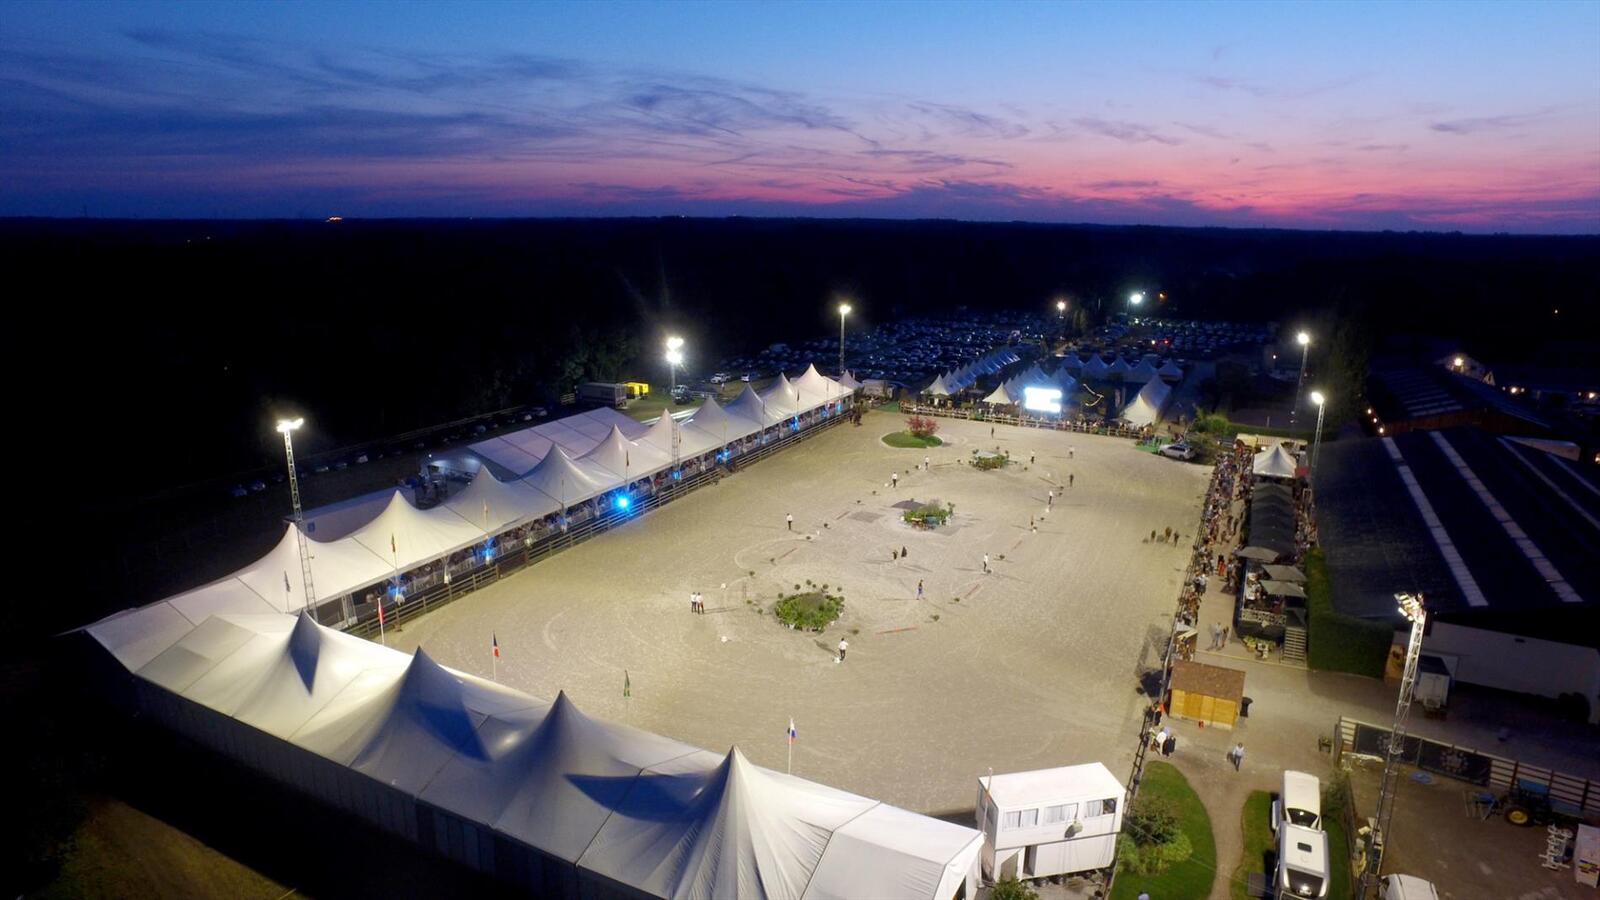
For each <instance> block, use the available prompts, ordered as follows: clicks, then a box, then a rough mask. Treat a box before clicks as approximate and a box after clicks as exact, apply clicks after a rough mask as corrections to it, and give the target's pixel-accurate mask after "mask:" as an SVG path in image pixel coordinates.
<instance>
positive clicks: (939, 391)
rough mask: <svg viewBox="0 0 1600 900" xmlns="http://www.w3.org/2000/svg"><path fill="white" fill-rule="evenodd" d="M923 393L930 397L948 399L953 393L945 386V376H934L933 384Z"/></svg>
mask: <svg viewBox="0 0 1600 900" xmlns="http://www.w3.org/2000/svg"><path fill="white" fill-rule="evenodd" d="M922 392H923V393H924V394H927V395H928V396H930V397H948V396H950V393H951V391H950V388H949V387H948V386H947V385H946V384H945V381H944V376H943V375H935V376H933V381H932V383H930V384H929V385H928V386H927V387H925V388H923V389H922Z"/></svg>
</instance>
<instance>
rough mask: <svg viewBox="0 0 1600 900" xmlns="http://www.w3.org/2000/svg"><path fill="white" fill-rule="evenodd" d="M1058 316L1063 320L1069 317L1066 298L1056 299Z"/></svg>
mask: <svg viewBox="0 0 1600 900" xmlns="http://www.w3.org/2000/svg"><path fill="white" fill-rule="evenodd" d="M1056 318H1058V319H1061V320H1062V321H1065V320H1066V318H1067V301H1065V300H1057V301H1056Z"/></svg>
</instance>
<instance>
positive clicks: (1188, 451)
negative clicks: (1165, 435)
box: [1161, 441, 1199, 462]
mask: <svg viewBox="0 0 1600 900" xmlns="http://www.w3.org/2000/svg"><path fill="white" fill-rule="evenodd" d="M1161 455H1162V456H1170V457H1172V458H1173V459H1181V460H1184V461H1185V462H1187V461H1188V460H1191V459H1194V458H1195V457H1196V456H1197V455H1199V451H1198V450H1196V449H1195V448H1193V447H1191V446H1189V445H1188V444H1186V443H1184V442H1183V441H1174V442H1173V443H1170V444H1168V445H1166V446H1165V447H1162V448H1161Z"/></svg>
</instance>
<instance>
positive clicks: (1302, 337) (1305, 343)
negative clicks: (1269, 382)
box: [1289, 331, 1311, 428]
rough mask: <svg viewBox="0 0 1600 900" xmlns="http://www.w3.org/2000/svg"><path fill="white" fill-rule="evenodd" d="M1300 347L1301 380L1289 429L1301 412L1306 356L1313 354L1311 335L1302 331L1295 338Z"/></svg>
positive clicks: (1291, 410) (1296, 383)
mask: <svg viewBox="0 0 1600 900" xmlns="http://www.w3.org/2000/svg"><path fill="white" fill-rule="evenodd" d="M1294 342H1295V343H1296V344H1299V345H1300V380H1298V381H1296V382H1295V383H1294V406H1293V407H1291V408H1290V410H1289V427H1290V428H1293V427H1294V419H1295V415H1296V414H1297V413H1299V412H1300V391H1301V390H1303V389H1304V388H1305V386H1306V356H1307V354H1309V353H1310V352H1311V333H1310V332H1308V331H1302V332H1300V333H1299V334H1297V335H1295V336H1294Z"/></svg>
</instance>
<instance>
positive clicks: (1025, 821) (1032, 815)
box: [1022, 809, 1039, 828]
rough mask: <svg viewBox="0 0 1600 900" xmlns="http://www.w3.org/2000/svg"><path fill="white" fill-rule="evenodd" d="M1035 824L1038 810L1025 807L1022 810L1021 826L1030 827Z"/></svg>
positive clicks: (1037, 818) (1037, 822) (1037, 819)
mask: <svg viewBox="0 0 1600 900" xmlns="http://www.w3.org/2000/svg"><path fill="white" fill-rule="evenodd" d="M1037 824H1039V811H1038V810H1037V809H1025V810H1023V811H1022V827H1023V828H1032V827H1033V826H1035V825H1037Z"/></svg>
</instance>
